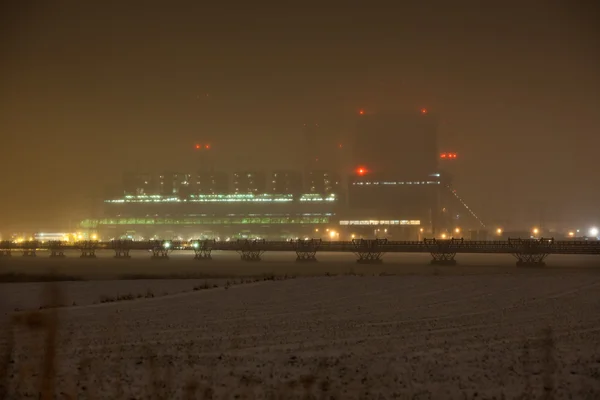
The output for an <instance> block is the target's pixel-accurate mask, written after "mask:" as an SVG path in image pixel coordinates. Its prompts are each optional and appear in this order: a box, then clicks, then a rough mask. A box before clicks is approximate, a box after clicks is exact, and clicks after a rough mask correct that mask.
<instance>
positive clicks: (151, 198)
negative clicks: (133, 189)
mask: <svg viewBox="0 0 600 400" xmlns="http://www.w3.org/2000/svg"><path fill="white" fill-rule="evenodd" d="M298 200H299V201H302V202H309V201H316V202H319V201H328V202H329V201H335V200H336V196H335V194H330V195H328V196H326V197H323V196H321V195H320V194H315V193H307V194H303V195H301V196H300V198H299V199H298ZM290 201H294V195H292V194H280V195H273V194H268V193H265V194H251V193H239V194H205V195H203V194H200V195H191V196H189V198H187V199H181V198H179V197H167V196H160V195H138V196H132V195H127V196H125V198H123V199H114V200H106V202H107V203H178V202H192V203H231V202H290Z"/></svg>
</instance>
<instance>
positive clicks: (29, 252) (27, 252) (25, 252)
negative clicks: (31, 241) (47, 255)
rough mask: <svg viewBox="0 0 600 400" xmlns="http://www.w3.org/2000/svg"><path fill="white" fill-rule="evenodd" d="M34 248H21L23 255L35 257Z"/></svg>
mask: <svg viewBox="0 0 600 400" xmlns="http://www.w3.org/2000/svg"><path fill="white" fill-rule="evenodd" d="M36 256H37V254H36V251H35V249H23V257H36Z"/></svg>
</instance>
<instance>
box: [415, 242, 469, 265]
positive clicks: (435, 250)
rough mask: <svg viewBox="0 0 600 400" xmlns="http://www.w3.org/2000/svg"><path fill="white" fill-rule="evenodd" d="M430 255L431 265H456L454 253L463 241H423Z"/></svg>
mask: <svg viewBox="0 0 600 400" xmlns="http://www.w3.org/2000/svg"><path fill="white" fill-rule="evenodd" d="M423 242H424V243H425V246H426V247H427V249H428V250H429V254H431V257H432V260H431V265H456V258H455V257H456V252H457V250H458V249H459V248H460V246H462V245H463V244H464V240H463V239H447V240H438V239H423Z"/></svg>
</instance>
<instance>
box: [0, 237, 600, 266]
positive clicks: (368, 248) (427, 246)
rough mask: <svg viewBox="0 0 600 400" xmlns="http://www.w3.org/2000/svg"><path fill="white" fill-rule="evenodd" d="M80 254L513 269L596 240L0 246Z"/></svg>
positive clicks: (29, 252) (591, 249) (587, 250)
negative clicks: (395, 259)
mask: <svg viewBox="0 0 600 400" xmlns="http://www.w3.org/2000/svg"><path fill="white" fill-rule="evenodd" d="M67 250H79V251H80V253H81V257H82V258H94V257H96V254H97V252H98V251H100V250H113V251H114V252H115V258H125V259H127V258H131V255H130V252H131V251H150V252H151V253H152V258H153V259H168V258H169V254H170V253H171V252H172V251H190V250H192V251H193V252H194V258H195V259H198V260H211V259H212V252H213V251H214V250H219V251H236V252H237V253H238V254H240V258H241V259H242V260H244V261H260V260H261V258H262V255H263V254H264V253H265V252H271V251H280V252H294V253H295V254H296V260H297V261H316V260H317V252H319V251H324V252H337V253H354V254H355V255H356V257H357V262H359V263H366V264H375V263H381V262H382V261H383V256H384V254H385V253H429V254H431V257H432V261H431V262H432V264H436V265H454V264H456V255H457V254H459V253H461V254H462V253H471V254H510V255H512V256H513V257H515V258H516V259H517V266H543V265H545V263H544V261H545V259H546V257H548V256H549V255H552V254H581V255H584V254H588V255H600V241H555V240H554V239H552V238H550V239H549V238H541V239H508V240H506V241H468V240H463V239H449V240H440V239H424V240H423V241H418V242H410V241H402V242H400V241H395V242H392V241H388V240H386V239H357V240H353V241H351V242H342V241H321V240H320V239H309V240H301V241H285V242H284V241H274V242H267V241H265V240H238V241H229V242H228V241H224V242H221V241H219V242H217V241H214V240H193V241H190V242H178V241H170V240H154V241H147V242H137V241H132V240H116V241H111V242H94V241H84V242H78V243H68V242H46V243H42V242H39V241H37V242H36V241H31V242H23V243H11V242H8V241H4V242H0V256H1V257H10V256H11V255H12V254H13V253H14V252H22V254H23V256H28V257H34V256H36V254H39V253H40V252H42V251H45V252H48V253H49V254H50V257H65V251H67Z"/></svg>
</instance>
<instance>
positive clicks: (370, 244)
mask: <svg viewBox="0 0 600 400" xmlns="http://www.w3.org/2000/svg"><path fill="white" fill-rule="evenodd" d="M387 243H388V240H387V239H354V240H352V245H353V246H354V251H353V253H354V255H356V257H358V259H357V260H356V262H357V263H359V264H379V263H382V262H383V259H382V257H383V255H384V254H385V247H386V246H385V245H386V244H387Z"/></svg>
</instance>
